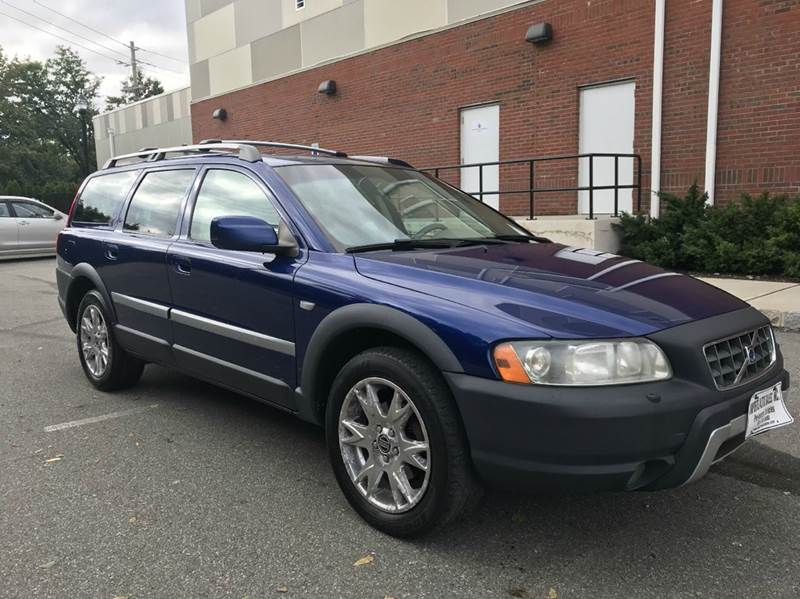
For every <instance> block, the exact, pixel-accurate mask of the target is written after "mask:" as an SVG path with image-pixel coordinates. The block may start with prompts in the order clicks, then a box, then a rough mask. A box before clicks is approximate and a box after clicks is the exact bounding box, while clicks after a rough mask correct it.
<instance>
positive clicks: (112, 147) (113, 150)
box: [106, 129, 117, 158]
mask: <svg viewBox="0 0 800 599" xmlns="http://www.w3.org/2000/svg"><path fill="white" fill-rule="evenodd" d="M106 134H107V135H108V156H109V158H113V157H114V156H116V155H117V149H116V147H115V144H114V130H113V129H108V130H107V131H106Z"/></svg>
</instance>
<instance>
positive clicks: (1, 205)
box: [0, 202, 11, 218]
mask: <svg viewBox="0 0 800 599" xmlns="http://www.w3.org/2000/svg"><path fill="white" fill-rule="evenodd" d="M3 216H11V213H10V212H9V211H8V204H6V203H5V202H0V218H2V217H3Z"/></svg>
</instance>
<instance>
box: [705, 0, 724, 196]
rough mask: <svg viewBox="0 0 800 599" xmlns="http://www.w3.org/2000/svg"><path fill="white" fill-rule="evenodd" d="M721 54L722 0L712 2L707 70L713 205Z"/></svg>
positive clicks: (708, 160) (707, 180) (708, 177)
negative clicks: (709, 51) (709, 62)
mask: <svg viewBox="0 0 800 599" xmlns="http://www.w3.org/2000/svg"><path fill="white" fill-rule="evenodd" d="M721 54H722V0H714V3H713V6H712V9H711V64H710V65H709V68H708V122H707V124H706V175H705V186H706V193H707V194H708V200H707V203H708V205H709V206H713V204H714V188H715V186H716V172H717V116H718V111H719V71H720V60H721Z"/></svg>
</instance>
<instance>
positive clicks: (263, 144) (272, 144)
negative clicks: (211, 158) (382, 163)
mask: <svg viewBox="0 0 800 599" xmlns="http://www.w3.org/2000/svg"><path fill="white" fill-rule="evenodd" d="M206 144H208V145H216V144H246V145H249V146H253V147H256V148H285V149H289V150H305V151H307V152H311V153H314V154H327V155H329V156H337V157H338V158H347V154H345V153H344V152H340V151H339V150H328V149H325V148H318V147H316V146H306V145H302V144H290V143H284V142H282V141H258V140H252V139H204V140H203V141H201V142H200V145H206Z"/></svg>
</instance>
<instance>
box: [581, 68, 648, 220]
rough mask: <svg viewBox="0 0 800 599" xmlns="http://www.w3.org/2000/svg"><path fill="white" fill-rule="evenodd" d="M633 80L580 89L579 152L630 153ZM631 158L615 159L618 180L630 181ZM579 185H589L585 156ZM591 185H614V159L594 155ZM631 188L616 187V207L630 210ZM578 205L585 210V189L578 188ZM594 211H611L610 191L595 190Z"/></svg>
mask: <svg viewBox="0 0 800 599" xmlns="http://www.w3.org/2000/svg"><path fill="white" fill-rule="evenodd" d="M635 92H636V84H635V83H634V82H633V81H625V82H622V83H611V84H608V85H598V86H596V87H587V88H584V89H582V90H581V91H580V133H579V136H580V144H579V146H580V149H579V151H580V153H581V154H589V153H592V152H597V153H604V154H609V153H613V154H632V153H633V126H634V116H635V104H634V95H635ZM633 166H634V165H633V159H632V158H620V159H619V184H620V185H631V184H632V183H633ZM578 171H579V176H578V178H579V185H580V186H581V187H584V186H588V185H589V159H588V158H581V159H580V160H579V169H578ZM593 181H594V185H596V186H597V185H601V186H602V185H614V159H613V158H602V157H596V158H595V159H594V173H593ZM632 191H633V190H631V189H621V190H620V191H619V210H620V212H621V211H623V210H624V211H625V212H631V211H632V207H633V200H632V198H633V194H632ZM578 209H579V211H580V212H581V214H587V213H588V212H589V192H588V191H581V192H578ZM594 212H595V214H610V213H613V212H614V191H613V190H611V189H603V190H595V192H594Z"/></svg>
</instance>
